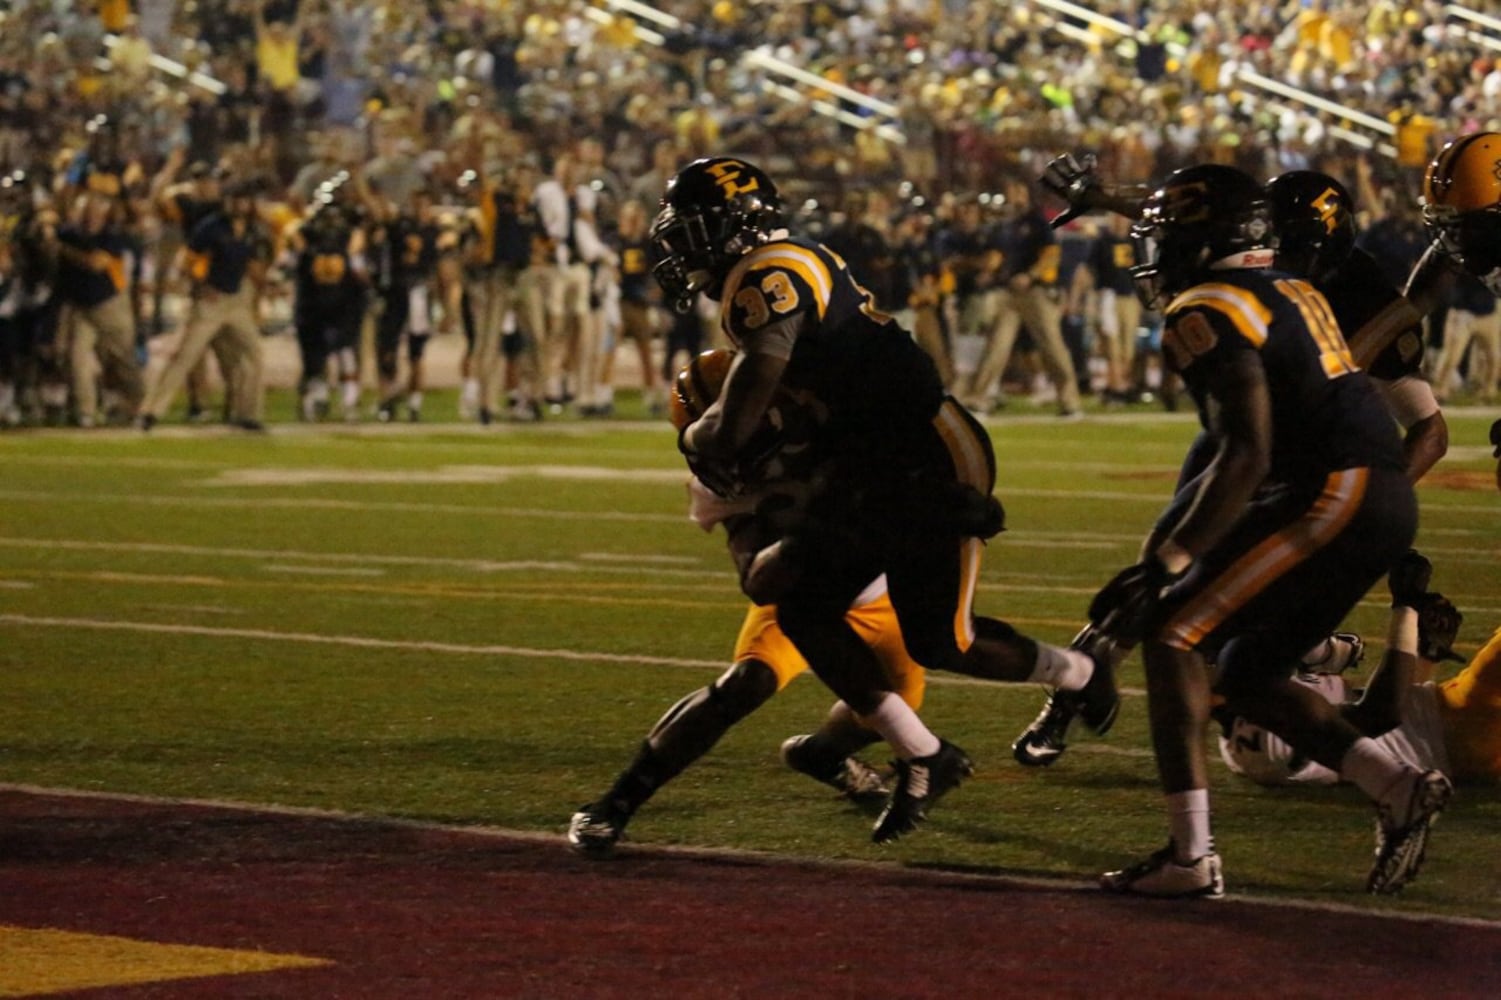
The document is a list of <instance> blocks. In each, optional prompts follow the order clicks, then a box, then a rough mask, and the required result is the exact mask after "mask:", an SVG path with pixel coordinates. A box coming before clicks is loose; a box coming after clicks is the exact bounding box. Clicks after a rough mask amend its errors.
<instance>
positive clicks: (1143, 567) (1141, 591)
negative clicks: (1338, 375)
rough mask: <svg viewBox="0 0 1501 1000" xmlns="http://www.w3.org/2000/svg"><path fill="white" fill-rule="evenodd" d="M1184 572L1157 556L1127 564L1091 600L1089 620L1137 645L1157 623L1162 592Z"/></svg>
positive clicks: (1124, 642) (1118, 641) (1119, 641)
mask: <svg viewBox="0 0 1501 1000" xmlns="http://www.w3.org/2000/svg"><path fill="white" fill-rule="evenodd" d="M1182 576H1183V574H1182V573H1172V572H1170V571H1169V570H1168V568H1167V567H1166V566H1164V565H1163V564H1162V560H1161V559H1158V558H1157V556H1155V555H1151V556H1148V557H1147V558H1146V559H1145V560H1143V561H1142V562H1139V563H1137V564H1136V565H1135V566H1127V567H1126V568H1125V569H1123V570H1121V571H1120V572H1119V573H1117V574H1115V578H1114V579H1113V580H1111V581H1110V582H1109V583H1107V584H1105V586H1104V587H1103V588H1101V590H1100V592H1099V593H1098V594H1096V595H1095V596H1094V600H1092V601H1090V602H1089V620H1090V622H1091V623H1093V624H1094V626H1095V627H1096V628H1097V629H1099V631H1101V632H1103V633H1105V634H1106V635H1108V636H1109V637H1110V638H1111V639H1112V640H1114V641H1115V643H1116V645H1118V646H1121V647H1130V646H1134V645H1136V644H1137V643H1138V642H1140V641H1141V640H1142V637H1143V636H1145V635H1146V634H1147V632H1148V631H1149V630H1150V629H1151V628H1152V626H1153V625H1155V624H1156V619H1157V615H1158V608H1159V605H1160V604H1161V603H1162V594H1163V591H1165V590H1166V589H1167V588H1168V587H1169V586H1171V585H1172V584H1173V583H1174V582H1176V581H1177V580H1179V579H1181V578H1182Z"/></svg>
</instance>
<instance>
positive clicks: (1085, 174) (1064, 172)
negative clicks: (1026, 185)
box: [1038, 153, 1100, 229]
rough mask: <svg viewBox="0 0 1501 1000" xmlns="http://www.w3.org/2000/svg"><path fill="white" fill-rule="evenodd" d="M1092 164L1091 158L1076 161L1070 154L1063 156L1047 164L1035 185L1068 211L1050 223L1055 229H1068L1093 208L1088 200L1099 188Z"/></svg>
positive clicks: (1061, 213)
mask: <svg viewBox="0 0 1501 1000" xmlns="http://www.w3.org/2000/svg"><path fill="white" fill-rule="evenodd" d="M1095 163H1096V161H1095V157H1094V155H1093V154H1089V155H1086V156H1085V157H1084V159H1083V160H1076V159H1074V155H1073V154H1072V153H1064V154H1063V155H1062V156H1055V157H1054V158H1053V159H1051V160H1049V161H1048V165H1047V167H1045V168H1044V169H1043V171H1042V177H1040V178H1039V179H1038V183H1040V184H1041V185H1042V186H1043V187H1045V188H1047V189H1048V190H1049V191H1051V192H1053V194H1055V195H1057V196H1058V197H1060V198H1062V199H1063V200H1064V201H1066V202H1068V208H1067V209H1065V210H1064V211H1063V212H1060V213H1059V214H1058V216H1057V217H1056V218H1054V219H1053V221H1052V222H1051V223H1050V225H1051V226H1052V227H1053V228H1054V229H1057V228H1059V227H1060V226H1065V225H1067V224H1068V223H1070V222H1072V221H1073V220H1075V219H1077V218H1078V217H1079V216H1081V215H1083V214H1084V213H1085V212H1088V211H1090V210H1091V209H1092V208H1094V207H1095V205H1094V204H1092V203H1091V201H1090V198H1089V195H1090V194H1091V189H1093V191H1094V192H1096V193H1097V192H1098V190H1099V187H1100V179H1099V176H1098V175H1097V174H1096V173H1095Z"/></svg>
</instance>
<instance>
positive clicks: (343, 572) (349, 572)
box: [261, 563, 386, 576]
mask: <svg viewBox="0 0 1501 1000" xmlns="http://www.w3.org/2000/svg"><path fill="white" fill-rule="evenodd" d="M261 569H262V570H264V571H266V572H267V573H302V574H305V575H309V576H385V575H386V571H385V570H383V569H376V568H375V567H373V566H349V567H338V566H287V565H283V564H280V563H268V564H267V565H265V566H262V567H261Z"/></svg>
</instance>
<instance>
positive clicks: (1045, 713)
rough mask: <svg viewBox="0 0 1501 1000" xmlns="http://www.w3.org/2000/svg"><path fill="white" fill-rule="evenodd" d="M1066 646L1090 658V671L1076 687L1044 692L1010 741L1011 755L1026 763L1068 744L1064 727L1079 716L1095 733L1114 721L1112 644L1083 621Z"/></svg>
mask: <svg viewBox="0 0 1501 1000" xmlns="http://www.w3.org/2000/svg"><path fill="white" fill-rule="evenodd" d="M1068 648H1069V649H1074V650H1078V651H1079V652H1081V653H1085V654H1087V655H1088V656H1089V658H1090V659H1091V660H1093V661H1094V672H1093V673H1091V674H1090V675H1089V680H1088V681H1086V682H1085V684H1084V686H1083V687H1082V688H1080V689H1078V690H1077V691H1064V690H1063V689H1061V688H1059V689H1056V690H1054V691H1053V693H1052V694H1051V695H1049V696H1048V700H1047V703H1046V704H1044V705H1043V706H1042V712H1041V713H1040V714H1039V715H1038V716H1037V718H1036V719H1034V720H1033V721H1032V724H1031V725H1030V726H1028V727H1027V728H1026V729H1025V730H1023V731H1022V734H1021V735H1020V736H1018V737H1017V738H1016V742H1015V743H1013V744H1011V755H1012V756H1013V757H1015V758H1016V760H1017V762H1018V763H1020V764H1025V765H1026V766H1028V767H1047V766H1048V765H1050V764H1052V763H1053V762H1054V761H1056V760H1057V759H1058V758H1059V757H1061V756H1063V751H1064V750H1066V749H1067V748H1068V730H1069V727H1070V726H1072V725H1073V722H1074V719H1075V718H1079V719H1082V720H1083V721H1084V724H1085V725H1086V726H1088V727H1089V728H1090V730H1091V731H1093V732H1094V734H1095V735H1097V736H1104V735H1105V734H1106V733H1108V732H1109V731H1110V727H1111V726H1113V725H1115V717H1116V715H1117V713H1119V711H1120V705H1121V694H1120V689H1119V688H1117V687H1116V684H1115V644H1114V643H1112V642H1111V641H1110V639H1109V637H1107V636H1106V635H1104V634H1103V633H1101V632H1098V631H1096V630H1095V628H1094V626H1093V625H1086V626H1085V627H1084V629H1083V630H1082V631H1080V633H1079V634H1078V635H1076V636H1074V640H1073V642H1071V643H1069V646H1068Z"/></svg>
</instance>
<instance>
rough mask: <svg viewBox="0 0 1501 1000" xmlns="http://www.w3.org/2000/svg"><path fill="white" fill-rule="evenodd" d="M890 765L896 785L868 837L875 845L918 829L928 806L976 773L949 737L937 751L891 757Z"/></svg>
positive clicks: (972, 765)
mask: <svg viewBox="0 0 1501 1000" xmlns="http://www.w3.org/2000/svg"><path fill="white" fill-rule="evenodd" d="M891 766H892V767H893V768H895V769H896V787H895V788H893V789H892V790H891V796H890V797H889V798H888V799H887V800H886V808H885V809H882V810H881V815H880V816H879V817H878V818H877V819H876V825H875V827H874V829H873V830H872V831H871V835H870V839H871V840H873V841H875V842H876V843H877V844H889V843H891V842H892V841H893V840H896V839H897V838H898V837H900V836H902V835H903V834H906V833H911V832H912V831H913V830H915V829H917V824H919V823H921V822H922V821H923V820H925V819H927V817H928V807H929V806H931V805H932V804H933V803H935V802H937V801H938V800H939V799H941V798H942V797H943V796H944V794H945V793H947V792H950V791H952V790H953V789H955V788H958V787H959V784H960V782H962V781H963V780H964V779H965V778H967V777H969V776H970V775H971V774H974V773H975V765H974V764H973V763H971V762H970V759H969V755H968V754H966V753H965V752H964V751H963V750H960V749H959V748H958V747H956V746H954V744H952V743H950V742H949V741H948V740H941V741H940V742H939V746H938V752H937V753H933V754H929V755H928V756H926V757H914V758H912V759H911V760H894V761H892V762H891Z"/></svg>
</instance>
